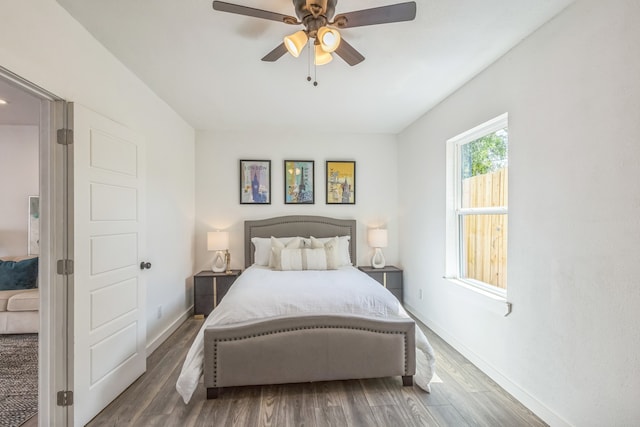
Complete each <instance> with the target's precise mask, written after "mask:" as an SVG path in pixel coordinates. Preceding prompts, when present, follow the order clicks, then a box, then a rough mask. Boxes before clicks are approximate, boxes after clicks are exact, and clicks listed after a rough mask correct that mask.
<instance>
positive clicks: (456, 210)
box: [445, 113, 509, 299]
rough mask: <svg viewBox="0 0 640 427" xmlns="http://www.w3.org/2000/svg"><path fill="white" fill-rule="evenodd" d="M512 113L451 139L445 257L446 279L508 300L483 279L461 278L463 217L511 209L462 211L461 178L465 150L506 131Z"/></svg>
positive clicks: (448, 157) (465, 209) (505, 292)
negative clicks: (473, 142) (461, 223)
mask: <svg viewBox="0 0 640 427" xmlns="http://www.w3.org/2000/svg"><path fill="white" fill-rule="evenodd" d="M508 122H509V115H508V113H504V114H501V115H500V116H498V117H496V118H494V119H492V120H489V121H488V122H485V123H483V124H481V125H478V126H476V127H474V128H473V129H470V130H468V131H466V132H463V133H461V134H459V135H457V136H455V137H453V138H451V139H449V140H447V148H446V157H447V191H446V195H447V199H446V201H447V213H446V221H445V222H446V234H447V237H446V256H445V278H446V279H448V280H450V281H452V282H454V283H457V284H460V285H463V286H465V287H469V288H471V289H473V290H476V291H479V292H481V293H487V294H489V295H490V296H494V297H495V296H497V297H500V298H504V299H506V297H507V290H505V289H501V288H497V287H495V286H492V285H489V284H487V283H484V282H481V281H479V280H474V279H469V278H464V277H461V274H460V272H461V261H462V250H463V248H462V245H461V243H460V242H461V240H460V233H461V230H460V228H461V227H460V217H462V216H464V215H469V214H508V207H506V206H504V207H502V206H501V207H488V208H462V207H461V206H460V205H461V200H462V198H461V192H462V181H461V179H460V176H461V173H460V167H461V165H460V150H461V147H462V146H463V145H465V144H467V143H469V142H472V141H475V140H476V139H479V138H482V137H483V136H486V135H489V134H491V133H494V132H496V131H499V130H501V129H504V128H508V124H509V123H508Z"/></svg>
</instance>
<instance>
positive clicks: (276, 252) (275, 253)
mask: <svg viewBox="0 0 640 427" xmlns="http://www.w3.org/2000/svg"><path fill="white" fill-rule="evenodd" d="M270 242H271V249H270V251H271V256H270V258H269V263H268V265H269V267H271V268H275V269H278V268H279V267H280V266H281V265H282V260H281V259H280V253H281V251H282V250H283V249H301V248H302V245H303V243H302V238H301V237H280V238H276V237H273V236H271V240H270Z"/></svg>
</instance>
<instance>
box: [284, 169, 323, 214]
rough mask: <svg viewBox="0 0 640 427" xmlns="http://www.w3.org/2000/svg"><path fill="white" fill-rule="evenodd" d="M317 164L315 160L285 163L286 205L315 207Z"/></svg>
mask: <svg viewBox="0 0 640 427" xmlns="http://www.w3.org/2000/svg"><path fill="white" fill-rule="evenodd" d="M314 177H315V162H314V161H313V160H285V161H284V203H285V204H286V205H313V204H314V203H315V178H314Z"/></svg>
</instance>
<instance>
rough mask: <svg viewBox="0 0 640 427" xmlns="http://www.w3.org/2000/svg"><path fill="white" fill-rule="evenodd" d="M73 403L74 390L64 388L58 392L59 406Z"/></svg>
mask: <svg viewBox="0 0 640 427" xmlns="http://www.w3.org/2000/svg"><path fill="white" fill-rule="evenodd" d="M71 405H73V392H72V391H70V390H64V391H59V392H58V406H71Z"/></svg>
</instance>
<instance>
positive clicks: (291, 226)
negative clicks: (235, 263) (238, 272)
mask: <svg viewBox="0 0 640 427" xmlns="http://www.w3.org/2000/svg"><path fill="white" fill-rule="evenodd" d="M271 236H273V237H295V236H300V237H309V236H314V237H335V236H351V239H350V240H349V254H350V255H351V261H352V262H353V264H354V265H355V264H356V262H357V259H358V258H357V257H356V245H357V240H356V220H355V219H336V218H327V217H323V216H310V215H290V216H279V217H276V218H268V219H260V220H253V221H245V222H244V265H245V267H249V266H251V265H252V264H253V262H254V259H253V258H254V251H255V249H254V247H253V244H252V243H251V238H253V237H271Z"/></svg>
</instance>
